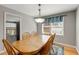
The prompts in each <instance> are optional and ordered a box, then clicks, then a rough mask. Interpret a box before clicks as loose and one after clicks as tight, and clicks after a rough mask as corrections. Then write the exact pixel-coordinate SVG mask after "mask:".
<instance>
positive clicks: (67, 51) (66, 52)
mask: <svg viewBox="0 0 79 59" xmlns="http://www.w3.org/2000/svg"><path fill="white" fill-rule="evenodd" d="M64 55H78V53H77V51H76V49H75V48H71V47H64Z"/></svg>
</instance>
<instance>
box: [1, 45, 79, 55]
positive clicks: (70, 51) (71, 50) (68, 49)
mask: <svg viewBox="0 0 79 59" xmlns="http://www.w3.org/2000/svg"><path fill="white" fill-rule="evenodd" d="M0 55H7V53H6V52H5V53H2V54H0ZM64 55H78V53H77V51H76V49H75V48H71V47H67V46H64Z"/></svg>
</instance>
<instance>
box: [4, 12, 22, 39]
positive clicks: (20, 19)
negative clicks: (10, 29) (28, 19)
mask: <svg viewBox="0 0 79 59" xmlns="http://www.w3.org/2000/svg"><path fill="white" fill-rule="evenodd" d="M6 15H12V16H15V17H17V18H19V23H20V40H22V17H21V16H20V15H16V14H13V13H10V12H4V17H3V18H4V20H3V39H6V19H7V16H6Z"/></svg>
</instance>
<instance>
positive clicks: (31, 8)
mask: <svg viewBox="0 0 79 59" xmlns="http://www.w3.org/2000/svg"><path fill="white" fill-rule="evenodd" d="M3 6H5V7H8V8H11V9H14V10H16V11H19V12H21V13H24V14H27V15H30V16H38V5H37V4H4V5H3ZM77 7H78V4H42V6H41V15H42V16H46V15H51V14H56V13H61V12H67V11H71V10H76V8H77Z"/></svg>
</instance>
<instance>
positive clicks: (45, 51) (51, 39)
mask: <svg viewBox="0 0 79 59" xmlns="http://www.w3.org/2000/svg"><path fill="white" fill-rule="evenodd" d="M54 37H55V34H54V35H51V36H50V37H49V39H48V41H47V43H46V44H45V45H44V46H43V48H42V49H41V50H40V52H39V53H40V55H48V54H49V51H50V49H51V48H52V44H53V42H54Z"/></svg>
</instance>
